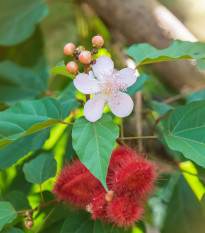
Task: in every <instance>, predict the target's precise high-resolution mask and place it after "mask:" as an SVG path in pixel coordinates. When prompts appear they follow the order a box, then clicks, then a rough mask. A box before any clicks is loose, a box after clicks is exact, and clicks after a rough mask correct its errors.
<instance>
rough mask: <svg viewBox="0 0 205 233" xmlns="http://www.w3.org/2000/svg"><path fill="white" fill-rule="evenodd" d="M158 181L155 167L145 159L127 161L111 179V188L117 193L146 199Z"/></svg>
mask: <svg viewBox="0 0 205 233" xmlns="http://www.w3.org/2000/svg"><path fill="white" fill-rule="evenodd" d="M155 179H156V173H155V165H154V164H153V163H151V162H149V161H147V160H146V159H144V158H143V157H140V156H135V157H131V158H129V159H127V160H126V161H124V163H123V164H122V165H121V167H118V168H117V169H116V170H115V175H114V176H112V177H110V179H109V181H110V184H109V187H111V189H112V190H114V191H115V192H117V193H121V192H122V193H125V192H131V193H132V194H133V195H135V196H136V197H140V198H142V199H146V197H147V194H151V192H152V191H153V188H154V181H155Z"/></svg>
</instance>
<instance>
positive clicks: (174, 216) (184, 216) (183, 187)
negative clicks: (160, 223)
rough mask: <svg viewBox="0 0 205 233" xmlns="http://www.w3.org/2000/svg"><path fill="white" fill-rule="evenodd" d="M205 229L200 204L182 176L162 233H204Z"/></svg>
mask: <svg viewBox="0 0 205 233" xmlns="http://www.w3.org/2000/svg"><path fill="white" fill-rule="evenodd" d="M204 229H205V218H204V217H203V213H202V208H201V206H200V203H199V201H198V199H197V197H196V196H195V194H194V193H193V191H192V189H191V188H190V187H189V185H188V183H187V182H186V180H185V179H184V177H183V176H181V178H180V179H179V182H178V183H177V185H176V187H175V190H174V192H173V195H172V197H171V200H170V202H169V205H168V209H167V216H166V220H165V223H164V227H163V229H162V233H173V232H174V233H193V232H194V233H204Z"/></svg>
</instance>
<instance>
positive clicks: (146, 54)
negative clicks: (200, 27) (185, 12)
mask: <svg viewBox="0 0 205 233" xmlns="http://www.w3.org/2000/svg"><path fill="white" fill-rule="evenodd" d="M126 53H127V54H128V55H129V56H130V57H132V58H133V59H134V60H135V61H136V62H137V63H138V64H141V65H144V64H149V63H155V62H163V61H172V60H181V59H205V44H204V43H199V42H189V41H180V40H175V41H173V42H172V44H171V45H170V46H169V47H168V48H166V49H162V50H158V49H156V48H154V47H152V46H151V45H149V44H145V43H143V44H137V45H136V44H135V45H132V46H131V47H130V48H129V49H128V50H127V51H126Z"/></svg>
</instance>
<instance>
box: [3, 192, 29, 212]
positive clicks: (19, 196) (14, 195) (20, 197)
mask: <svg viewBox="0 0 205 233" xmlns="http://www.w3.org/2000/svg"><path fill="white" fill-rule="evenodd" d="M4 201H9V202H10V203H11V204H12V205H13V206H14V208H15V210H17V211H18V210H29V209H31V206H30V205H29V202H28V199H27V198H26V196H25V195H24V193H22V192H21V191H20V190H12V191H11V192H9V193H7V194H6V196H5V198H4Z"/></svg>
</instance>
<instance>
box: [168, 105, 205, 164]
mask: <svg viewBox="0 0 205 233" xmlns="http://www.w3.org/2000/svg"><path fill="white" fill-rule="evenodd" d="M204 116H205V101H196V102H193V103H190V104H187V105H185V106H182V107H179V108H177V109H175V110H173V111H172V112H171V114H170V116H169V120H168V124H169V127H168V131H169V132H168V134H167V135H165V140H166V142H167V144H168V147H169V148H171V149H172V150H176V151H180V152H182V153H183V155H184V156H185V157H186V158H187V159H191V160H193V161H194V162H195V163H197V164H199V165H200V166H203V167H205V137H204V132H205V120H204Z"/></svg>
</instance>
